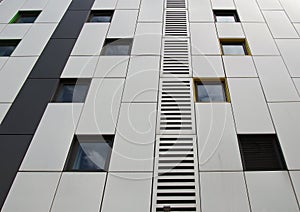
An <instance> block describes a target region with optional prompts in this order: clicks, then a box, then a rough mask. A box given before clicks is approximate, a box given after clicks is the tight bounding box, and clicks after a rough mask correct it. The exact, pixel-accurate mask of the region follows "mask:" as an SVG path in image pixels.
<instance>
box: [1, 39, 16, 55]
mask: <svg viewBox="0 0 300 212" xmlns="http://www.w3.org/2000/svg"><path fill="white" fill-rule="evenodd" d="M19 42H20V40H0V57H9V56H10V55H11V54H12V53H13V51H14V50H15V48H16V47H17V46H18V44H19Z"/></svg>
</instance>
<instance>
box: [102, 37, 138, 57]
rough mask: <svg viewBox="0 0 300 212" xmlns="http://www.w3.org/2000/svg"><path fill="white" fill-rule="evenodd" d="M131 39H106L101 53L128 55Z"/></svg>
mask: <svg viewBox="0 0 300 212" xmlns="http://www.w3.org/2000/svg"><path fill="white" fill-rule="evenodd" d="M131 47H132V39H128V38H123V39H106V40H105V43H104V45H103V48H102V50H101V55H130V53H131Z"/></svg>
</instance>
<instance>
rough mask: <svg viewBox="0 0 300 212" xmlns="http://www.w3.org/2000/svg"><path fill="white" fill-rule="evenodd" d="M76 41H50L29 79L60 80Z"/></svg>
mask: <svg viewBox="0 0 300 212" xmlns="http://www.w3.org/2000/svg"><path fill="white" fill-rule="evenodd" d="M75 42H76V39H50V40H49V42H48V44H47V46H46V47H45V49H44V51H43V53H42V55H41V56H40V58H39V59H38V61H37V63H36V64H35V66H34V68H33V70H32V71H31V73H30V75H29V78H59V77H60V75H61V72H62V71H63V69H64V67H65V65H66V63H67V60H68V58H69V56H70V53H71V51H72V49H73V46H74V44H75Z"/></svg>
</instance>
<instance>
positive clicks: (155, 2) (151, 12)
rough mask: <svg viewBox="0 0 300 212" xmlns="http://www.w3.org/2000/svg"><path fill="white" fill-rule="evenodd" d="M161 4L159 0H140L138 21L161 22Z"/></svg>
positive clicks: (162, 2)
mask: <svg viewBox="0 0 300 212" xmlns="http://www.w3.org/2000/svg"><path fill="white" fill-rule="evenodd" d="M163 4H164V1H161V0H142V2H141V9H140V12H139V18H138V21H139V22H162V21H163Z"/></svg>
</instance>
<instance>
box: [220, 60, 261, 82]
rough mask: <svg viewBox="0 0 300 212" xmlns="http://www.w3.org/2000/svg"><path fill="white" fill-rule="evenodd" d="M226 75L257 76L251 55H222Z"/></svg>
mask: <svg viewBox="0 0 300 212" xmlns="http://www.w3.org/2000/svg"><path fill="white" fill-rule="evenodd" d="M223 62H224V69H225V72H226V76H227V77H257V73H256V69H255V66H254V62H253V60H252V57H251V56H223Z"/></svg>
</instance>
